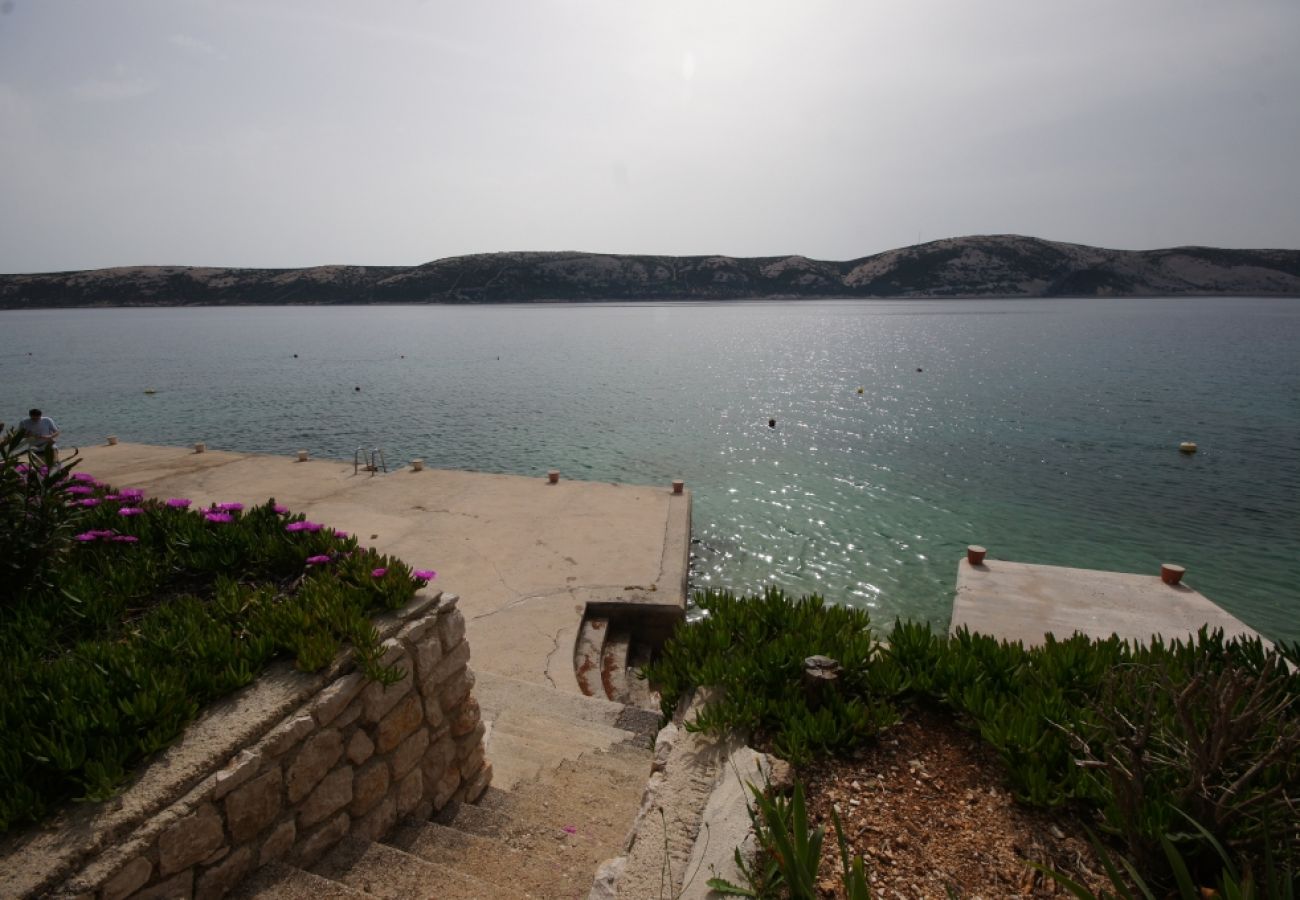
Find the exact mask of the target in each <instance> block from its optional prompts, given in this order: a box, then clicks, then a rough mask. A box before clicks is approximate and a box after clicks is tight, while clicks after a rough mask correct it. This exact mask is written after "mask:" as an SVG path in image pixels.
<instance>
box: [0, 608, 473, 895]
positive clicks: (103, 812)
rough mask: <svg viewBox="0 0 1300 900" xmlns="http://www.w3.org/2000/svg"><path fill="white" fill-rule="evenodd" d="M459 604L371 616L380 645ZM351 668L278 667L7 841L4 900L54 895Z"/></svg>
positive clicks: (340, 660) (0, 865)
mask: <svg viewBox="0 0 1300 900" xmlns="http://www.w3.org/2000/svg"><path fill="white" fill-rule="evenodd" d="M455 600H456V598H454V597H453V596H451V595H448V596H447V598H446V600H445V601H444V598H443V595H442V592H441V591H436V592H434V593H432V594H417V595H416V597H415V598H414V599H413V600H412V601H411V603H409V604H407V605H406V606H405V607H403V608H402V609H400V610H397V611H396V612H393V613H385V614H381V615H378V616H376V617H375V618H374V619H373V622H374V624H375V627H376V629H377V630H378V631H379V637H380V640H381V641H383V640H387V639H389V638H391V637H393V636H394V635H395V634H397V633H398V632H399V631H400V630H401V629H402V627H403V626H404V625H405V624H406V622H407V621H408V620H411V619H414V618H417V617H419V616H421V615H424V614H425V613H427V612H431V611H435V610H437V609H438V608H439V607H441V606H443V605H446V606H448V607H454V606H455ZM354 668H355V664H354V662H353V659H352V654H351V652H350V651H344V652H342V653H340V654H339V656H338V657H337V658H336V659H335V660H334V661H333V662H332V663H331V664H330V665H329V666H327V667H326V668H325V669H324V670H322V671H319V672H314V673H304V672H298V671H295V670H294V669H293V668H292V667H291V665H290V664H288V663H277V664H276V665H274V666H272V667H271V668H269V669H268V670H267V671H266V672H264V673H262V675H261V676H259V677H258V679H257V680H256V681H254V682H253V683H252V684H250V685H248V686H247V687H245V688H243V689H241V690H239V691H237V692H236V693H235V694H233V695H231V696H230V697H227V698H225V699H223V700H219V701H218V702H217V703H215V704H213V705H212V706H210V707H209V708H208V709H206V710H204V712H202V713H201V714H200V715H199V718H197V719H196V720H195V721H193V722H191V723H190V724H189V726H187V727H186V729H185V731H184V732H183V733H182V734H181V736H180V738H179V739H178V740H177V742H176V743H175V744H173V745H172V746H171V747H169V748H167V749H166V750H164V751H162V753H160V754H159V755H158V756H157V757H156V758H155V759H154V760H153V761H151V762H149V763H148V764H147V765H146V766H145V767H144V768H143V769H142V770H140V772H139V774H138V776H137V777H136V779H135V780H134V781H133V782H132V783H131V784H129V785H128V786H127V787H125V788H124V789H123V790H122V791H121V792H120V793H119V794H118V795H117V796H115V797H114V798H112V799H110V800H107V801H104V802H102V803H97V804H90V805H84V806H75V807H72V808H71V809H69V810H68V811H67V812H66V813H64V815H63V817H62V818H61V819H60V820H56V822H55V823H54V824H53V826H47V827H46V828H44V829H42V830H39V831H37V830H29V831H27V832H25V833H23V834H20V835H17V836H16V837H14V838H11V839H9V840H7V841H6V842H5V847H4V850H3V853H2V854H0V896H5V897H11V896H12V897H22V896H29V895H36V894H39V893H42V892H45V891H48V890H50V888H51V887H52V886H54V885H55V884H57V883H58V882H59V881H61V880H63V879H65V878H67V877H69V875H71V874H72V873H73V872H74V871H75V870H76V869H77V868H78V867H79V866H81V865H83V864H85V863H86V861H87V860H89V859H91V858H92V857H94V856H95V855H96V854H98V853H101V852H103V851H104V849H105V848H106V847H109V846H110V845H112V844H114V843H118V842H120V841H121V840H123V839H124V838H125V837H126V836H127V835H128V834H130V833H131V832H133V831H135V830H136V829H138V828H139V827H140V825H141V824H142V823H144V822H146V820H148V819H149V818H150V817H153V816H156V815H157V814H158V813H159V812H160V811H162V810H164V809H166V808H167V807H169V806H172V805H174V804H176V803H178V802H180V801H182V800H183V799H184V798H185V797H186V795H187V794H189V793H191V792H193V791H194V790H195V789H196V787H200V786H201V785H202V783H203V782H204V781H205V780H207V779H210V778H211V777H213V775H212V773H213V772H214V770H215V769H216V768H218V767H219V766H220V765H222V764H224V762H225V761H226V760H228V759H229V758H230V757H231V756H232V755H234V754H235V753H236V752H237V751H238V750H239V749H240V748H242V747H245V746H248V745H250V744H253V743H254V742H256V741H257V740H259V739H260V738H262V737H263V736H265V735H266V733H267V732H269V731H270V730H271V729H272V728H274V727H275V725H277V724H278V723H279V722H280V721H281V720H283V719H284V717H285V716H286V715H287V714H288V713H289V712H291V711H292V710H294V709H295V708H297V707H298V706H301V705H302V703H303V702H304V701H305V700H306V699H307V698H309V697H311V696H312V695H313V694H316V693H318V692H319V691H320V690H321V689H322V687H324V686H325V685H326V684H328V683H330V682H331V681H334V680H336V679H337V678H339V677H340V676H342V675H345V674H347V673H349V672H351V671H352V670H353V669H354ZM20 861H21V862H20Z"/></svg>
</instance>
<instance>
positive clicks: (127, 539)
mask: <svg viewBox="0 0 1300 900" xmlns="http://www.w3.org/2000/svg"><path fill="white" fill-rule="evenodd" d="M113 540H115V541H117V542H118V543H119V544H136V543H139V541H140V539H139V538H138V537H136V536H135V535H133V534H118V535H114V536H113Z"/></svg>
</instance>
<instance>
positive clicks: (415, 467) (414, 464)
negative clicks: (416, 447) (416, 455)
mask: <svg viewBox="0 0 1300 900" xmlns="http://www.w3.org/2000/svg"><path fill="white" fill-rule="evenodd" d="M411 471H412V472H423V471H424V460H422V459H413V460H411Z"/></svg>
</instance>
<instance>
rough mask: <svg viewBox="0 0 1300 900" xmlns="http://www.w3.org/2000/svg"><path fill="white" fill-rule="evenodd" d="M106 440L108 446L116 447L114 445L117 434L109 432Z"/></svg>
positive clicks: (115, 444)
mask: <svg viewBox="0 0 1300 900" xmlns="http://www.w3.org/2000/svg"><path fill="white" fill-rule="evenodd" d="M107 440H108V446H110V447H116V446H117V435H115V434H110V435H109V436H108V438H107Z"/></svg>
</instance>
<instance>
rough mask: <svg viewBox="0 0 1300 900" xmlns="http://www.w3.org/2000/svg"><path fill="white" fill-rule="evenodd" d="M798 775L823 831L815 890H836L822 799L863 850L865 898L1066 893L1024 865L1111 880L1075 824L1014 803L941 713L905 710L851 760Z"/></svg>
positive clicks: (993, 766) (830, 829)
mask: <svg viewBox="0 0 1300 900" xmlns="http://www.w3.org/2000/svg"><path fill="white" fill-rule="evenodd" d="M800 776H801V777H802V778H803V780H804V783H805V785H806V789H807V792H808V803H809V816H810V818H811V819H813V820H815V821H817V822H819V823H822V824H824V825H825V826H826V840H825V842H824V844H823V848H822V865H821V873H822V880H821V882H820V883H819V886H820V888H821V890H822V895H823V896H825V897H843V896H844V891H843V884H842V876H841V874H840V873H841V871H842V866H841V864H840V859H839V849H838V845H837V843H836V841H835V832H834V826H833V824H832V822H831V807H832V805H835V806H836V808H838V810H839V813H840V819H841V821H842V822H843V823H844V830H845V836H846V837H847V839H848V842H849V845H850V847H851V849H852V852H853V853H858V854H862V856H863V859H864V862H865V863H866V869H867V873H868V878H869V879H870V881H871V889H872V898H873V900H895V898H906V900H913V898H931V897H937V898H944V900H946V898H948V897H950V896H951V897H959V898H962V900H975V898H983V900H997V898H1005V897H1054V896H1066V891H1065V890H1064V889H1063V888H1057V886H1056V884H1055V882H1054V881H1053V880H1052V879H1050V878H1047V877H1046V876H1043V875H1041V874H1040V873H1038V872H1037V871H1036V870H1034V869H1032V868H1030V867H1029V866H1028V865H1027V864H1026V860H1033V861H1035V862H1038V863H1040V864H1043V865H1047V866H1049V867H1051V868H1053V869H1056V870H1057V871H1060V872H1062V873H1064V874H1066V875H1068V876H1069V877H1070V878H1072V879H1074V880H1075V881H1078V882H1080V883H1082V884H1084V885H1086V886H1088V887H1089V888H1091V889H1092V890H1093V891H1096V890H1097V889H1098V888H1100V887H1102V886H1103V885H1107V886H1108V884H1109V882H1108V881H1107V880H1106V878H1105V875H1104V873H1103V870H1102V868H1101V866H1100V864H1099V863H1098V862H1097V860H1096V856H1095V854H1094V852H1093V850H1092V848H1091V846H1090V845H1089V843H1088V838H1087V834H1086V832H1085V831H1084V829H1083V827H1082V824H1081V823H1079V822H1078V821H1075V820H1073V819H1071V818H1070V817H1069V816H1068V815H1065V814H1053V813H1050V812H1046V811H1042V810H1035V809H1030V808H1028V807H1025V806H1022V805H1020V804H1018V803H1016V802H1015V800H1014V799H1013V798H1012V796H1011V794H1010V793H1009V792H1008V790H1007V787H1006V781H1005V778H1004V777H1003V775H1002V764H1001V762H1000V761H999V760H998V758H997V756H996V755H995V754H994V753H993V752H992V751H990V750H989V749H988V748H987V747H985V746H984V745H983V744H982V743H981V742H980V740H979V737H978V736H977V735H974V734H971V733H968V732H965V731H963V730H961V729H960V728H959V727H958V726H957V725H955V724H954V723H953V722H952V721H951V719H950V718H948V717H947V716H944V715H940V714H937V713H934V712H929V711H925V710H911V711H909V712H908V713H907V715H906V718H905V719H904V721H903V722H901V723H900V724H899V725H897V726H895V727H894V728H891V729H890V730H889V731H887V732H885V733H884V734H883V735H882V736H881V739H880V740H879V741H878V742H877V743H875V744H874V745H872V746H870V747H868V748H864V749H863V750H862V751H860V752H859V755H858V758H856V759H851V760H829V761H825V762H821V763H817V764H815V765H813V766H811V767H809V768H807V769H805V770H804V771H802V772H801V773H800Z"/></svg>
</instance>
